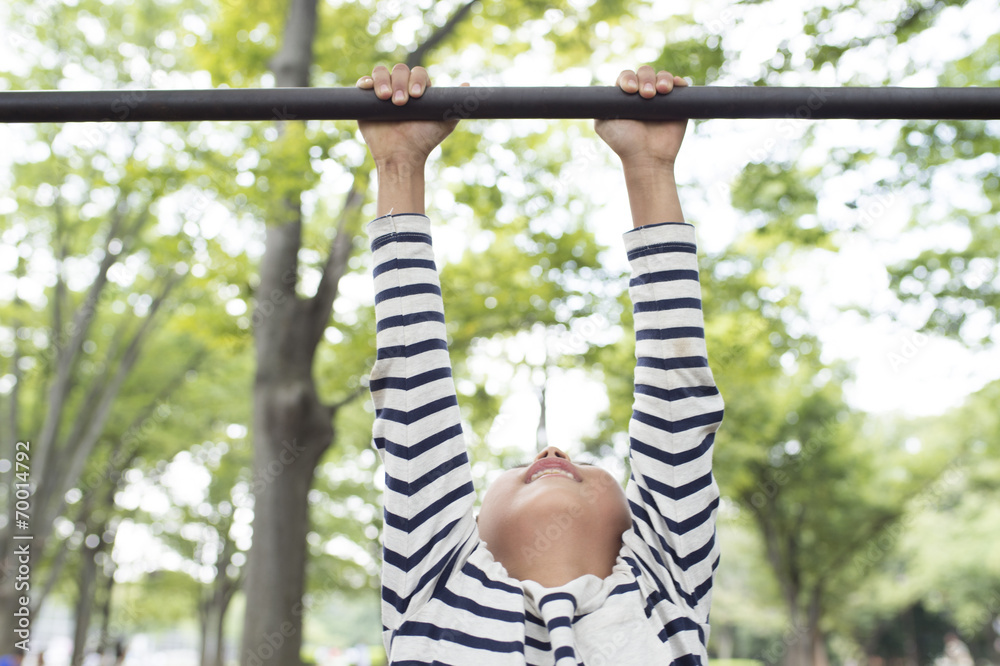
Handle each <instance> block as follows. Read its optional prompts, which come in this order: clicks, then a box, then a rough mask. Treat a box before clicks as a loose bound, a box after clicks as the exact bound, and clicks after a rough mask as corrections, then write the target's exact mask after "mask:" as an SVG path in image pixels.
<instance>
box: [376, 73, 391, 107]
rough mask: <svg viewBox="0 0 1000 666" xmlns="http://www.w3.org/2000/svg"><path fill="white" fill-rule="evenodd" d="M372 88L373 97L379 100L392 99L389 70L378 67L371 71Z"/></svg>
mask: <svg viewBox="0 0 1000 666" xmlns="http://www.w3.org/2000/svg"><path fill="white" fill-rule="evenodd" d="M372 87H373V88H375V96H376V97H378V98H379V99H382V100H386V99H389V98H390V97H392V85H391V83H390V80H389V70H388V69H386V67H385V65H379V66H378V67H376V68H375V69H373V70H372Z"/></svg>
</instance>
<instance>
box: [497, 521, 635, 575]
mask: <svg viewBox="0 0 1000 666" xmlns="http://www.w3.org/2000/svg"><path fill="white" fill-rule="evenodd" d="M578 522H579V523H581V527H583V525H582V522H583V521H578ZM594 536H595V535H594V534H593V533H587V532H586V531H585V530H573V529H569V530H567V529H560V530H555V529H552V528H551V526H550V528H549V529H538V530H536V531H535V538H534V539H532V540H531V542H530V543H529V544H527V545H524V546H522V547H521V548H520V549H519V550H518V551H517V552H499V553H497V552H494V553H493V555H494V558H495V559H497V561H499V562H500V563H501V564H503V566H504V568H505V569H506V570H507V574H508V575H509V576H511V577H512V578H516V579H518V580H533V581H535V582H536V583H539V584H540V585H542V586H544V587H559V586H561V585H565V584H566V583H568V582H570V581H571V580H575V579H576V578H579V577H580V576H585V575H587V574H591V575H593V576H597V577H598V578H607V577H608V576H610V575H611V571H612V569H613V568H614V566H615V562H616V560H617V558H618V552H619V551H620V550H621V546H622V540H621V534H617V535H613V538H611V537H609V538H605V539H603V540H602V541H603V542H597V541H595V539H594Z"/></svg>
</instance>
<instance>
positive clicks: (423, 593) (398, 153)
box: [358, 65, 475, 649]
mask: <svg viewBox="0 0 1000 666" xmlns="http://www.w3.org/2000/svg"><path fill="white" fill-rule="evenodd" d="M428 84H429V80H428V79H427V73H426V72H425V71H423V70H422V69H420V68H416V69H414V70H413V72H410V71H409V70H408V69H407V68H406V67H405V66H402V65H397V66H396V67H395V68H393V70H392V73H391V74H390V73H389V71H388V70H386V68H384V67H378V68H376V69H375V71H374V72H373V73H372V76H371V77H365V78H362V79H361V81H359V82H358V85H359V87H362V88H369V89H370V88H374V89H375V94H377V95H378V96H379V97H380V98H382V99H389V98H390V96H391V97H392V99H393V102H394V103H398V104H405V103H406V99H407V98H408V96H409V95H413V96H418V95H419V94H422V91H423V90H425V89H426V87H427V85H428ZM359 126H360V128H361V133H362V135H363V136H364V138H365V141H366V143H367V144H368V147H369V150H370V151H371V153H372V156H373V157H374V158H375V164H376V168H377V171H378V204H377V205H378V215H379V217H378V218H377V219H376V220H374V221H373V222H371V223H370V224H369V225H368V233H369V236H370V239H371V248H372V264H373V268H372V273H373V276H374V280H375V317H376V346H377V360H376V362H375V365H374V367H373V368H372V372H371V378H370V383H371V392H372V400H373V401H374V405H375V424H374V428H373V438H374V442H375V446H376V448H377V449H378V452H379V455H380V456H381V458H382V461H383V463H384V465H385V474H386V490H385V525H384V530H383V555H384V557H383V560H384V561H383V566H382V621H383V625H384V627H385V631H386V636H385V638H386V648H387V649H389V647H390V643H391V641H392V635H393V632H394V631H396V630H397V629H399V627H400V625H401V624H402V623H403V622H404V621H405V619H406V618H407V616H409V615H411V614H412V613H413V612H415V611H416V610H417V609H419V608H420V607H421V606H422V605H423V604H424V603H425V602H426V601H427V600H428V599H429V598H430V596H431V592H432V590H433V589H434V585H435V583H436V582H437V580H438V578H439V577H440V575H441V574H442V572H443V571H444V570H445V569H446V566H445V565H446V564H447V563H448V562H450V561H451V560H452V558H453V555H454V554H455V553H456V552H457V551H458V550H460V549H461V548H462V546H463V545H464V544H466V542H467V541H468V540H469V538H470V536H471V535H472V534H473V533H474V527H475V523H474V519H473V516H472V507H473V502H474V500H475V493H474V490H473V486H472V477H471V473H470V470H469V459H468V457H467V454H466V449H465V440H464V437H463V434H462V427H461V415H460V414H459V409H458V400H457V397H456V394H455V384H454V381H453V380H452V376H451V361H450V359H449V356H448V346H447V343H446V331H445V325H444V305H443V302H442V299H441V287H440V282H439V277H438V272H437V268H436V266H435V264H434V252H433V249H432V247H431V236H430V222H429V221H428V219H427V217H426V216H425V215H424V214H423V213H424V163H425V162H426V160H427V156H428V154H429V153H430V152H431V150H433V149H434V147H435V146H436V145H437V144H438V143H440V142H441V141H442V140H443V139H444V138H445V137H446V136H447V135H448V134H449V133H450V132H451V130H452V129H453V128H454V126H455V123H443V122H442V123H436V122H426V121H424V122H400V123H389V122H383V123H375V122H362V123H359Z"/></svg>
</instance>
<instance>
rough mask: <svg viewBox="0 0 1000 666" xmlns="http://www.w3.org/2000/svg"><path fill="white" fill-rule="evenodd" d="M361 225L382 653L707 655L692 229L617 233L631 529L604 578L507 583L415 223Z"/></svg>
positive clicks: (705, 479) (718, 416) (435, 657)
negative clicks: (365, 246) (483, 521)
mask: <svg viewBox="0 0 1000 666" xmlns="http://www.w3.org/2000/svg"><path fill="white" fill-rule="evenodd" d="M368 233H369V236H370V239H371V249H372V253H373V266H374V268H373V274H374V279H375V294H376V295H375V315H376V320H377V334H376V335H377V346H378V356H377V361H376V363H375V366H374V368H373V369H372V373H371V392H372V397H373V400H374V404H375V410H376V418H375V425H374V433H373V434H374V444H375V447H376V449H377V450H378V452H379V455H380V456H381V458H382V461H383V463H384V466H385V475H386V490H385V498H384V501H385V525H384V530H383V554H384V561H383V567H382V623H383V638H384V641H385V647H386V651H387V653H388V655H389V663H390V664H393V665H396V666H403V665H407V666H416V665H417V664H455V665H462V666H464V665H471V666H491V665H493V664H498V665H499V664H556V665H557V666H569V665H573V666H575V665H576V664H587V666H601V665H602V664H615V665H619V666H620V665H629V664H643V665H645V664H677V665H693V664H707V662H708V659H707V655H706V648H705V644H706V642H707V640H708V615H709V605H710V603H711V586H712V578H713V574H714V572H715V569H716V567H717V566H718V562H719V555H718V545H717V543H716V537H715V517H716V510H717V507H718V502H719V491H718V487H717V486H716V483H715V479H714V477H713V476H712V445H713V441H714V437H715V431H716V430H717V429H718V427H719V424H720V422H721V421H722V407H723V406H722V398H721V396H720V395H719V391H718V389H717V388H716V386H715V382H714V380H713V378H712V373H711V371H710V370H709V368H708V361H707V354H706V349H705V336H704V322H703V318H702V312H701V287H700V284H699V282H698V265H697V254H696V247H695V242H694V228H693V227H692V226H691V225H688V224H681V223H668V224H657V225H649V226H645V227H640V228H638V229H634V230H632V231H630V232H628V233H626V234H625V236H624V238H625V245H626V249H627V251H628V258H629V262H630V264H631V267H632V278H631V281H630V283H629V292H630V295H631V298H632V302H633V305H634V313H635V331H636V359H637V361H636V369H635V402H634V407H633V414H632V419H631V422H630V425H629V438H630V453H629V455H630V460H631V476H630V478H629V482H628V485H627V489H626V496H627V498H628V503H629V508H630V511H631V514H632V528H631V530H628V531H626V532H625V533H624V534H623V538H622V541H623V544H622V548H621V551H620V552H619V555H618V559H617V562H616V564H615V566H614V568H613V570H612V573H611V575H610V576H608V577H607V578H604V579H601V578H598V577H597V576H593V575H584V576H581V577H579V578H577V579H574V580H572V581H570V582H569V583H566V584H565V585H562V586H560V587H556V588H545V587H542V586H541V585H539V584H538V583H536V582H534V581H530V580H526V581H520V580H516V579H514V578H511V577H509V576H508V575H507V573H506V571H505V570H504V568H503V567H502V566H501V565H500V563H499V562H496V561H494V559H493V557H492V555H491V554H490V552H489V551H488V550H487V549H486V548H485V546H484V545H483V542H482V541H481V540H480V538H479V534H478V531H477V528H476V522H475V517H474V514H473V505H474V502H475V498H476V495H475V491H474V488H473V484H472V475H471V470H470V466H469V458H468V456H467V453H466V448H465V442H464V439H463V434H462V427H461V415H460V413H459V407H458V400H457V397H456V393H455V385H454V381H453V379H452V375H451V362H450V359H449V357H448V346H447V342H446V330H445V320H444V309H443V304H442V299H441V287H440V282H439V278H438V273H437V269H436V267H435V263H434V253H433V248H432V247H431V236H430V222H429V220H428V219H427V217H425V216H423V215H395V216H385V217H381V218H378V219H376V220H374V221H373V222H371V223H370V224H369V225H368Z"/></svg>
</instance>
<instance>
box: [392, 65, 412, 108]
mask: <svg viewBox="0 0 1000 666" xmlns="http://www.w3.org/2000/svg"><path fill="white" fill-rule="evenodd" d="M390 76H391V78H392V103H393V104H395V105H396V106H402V105H404V104H406V100H408V99H410V93H409V91H408V90H407V89H406V84H408V83H409V82H410V68H409V67H407V66H406V65H404V64H403V63H401V62H399V63H396V64H395V65H394V66H393V68H392V74H391V75H390Z"/></svg>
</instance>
